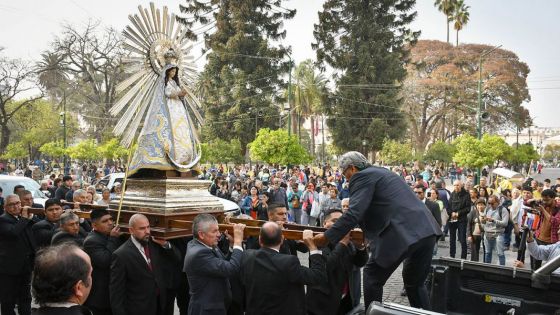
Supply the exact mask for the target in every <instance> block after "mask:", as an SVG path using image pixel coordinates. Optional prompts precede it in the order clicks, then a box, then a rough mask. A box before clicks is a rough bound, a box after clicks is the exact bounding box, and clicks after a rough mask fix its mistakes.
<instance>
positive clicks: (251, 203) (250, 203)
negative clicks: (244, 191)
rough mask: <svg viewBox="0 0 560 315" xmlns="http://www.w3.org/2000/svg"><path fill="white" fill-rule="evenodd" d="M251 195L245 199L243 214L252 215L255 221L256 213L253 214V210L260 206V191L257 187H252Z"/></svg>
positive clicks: (242, 207)
mask: <svg viewBox="0 0 560 315" xmlns="http://www.w3.org/2000/svg"><path fill="white" fill-rule="evenodd" d="M249 192H250V195H249V196H247V197H245V200H244V201H243V205H242V206H241V209H242V210H243V213H245V214H247V215H250V216H251V217H252V218H253V219H254V218H256V217H257V216H256V213H254V216H253V214H251V209H254V208H257V207H258V205H259V202H260V200H259V190H258V188H257V187H256V186H253V187H251V190H249Z"/></svg>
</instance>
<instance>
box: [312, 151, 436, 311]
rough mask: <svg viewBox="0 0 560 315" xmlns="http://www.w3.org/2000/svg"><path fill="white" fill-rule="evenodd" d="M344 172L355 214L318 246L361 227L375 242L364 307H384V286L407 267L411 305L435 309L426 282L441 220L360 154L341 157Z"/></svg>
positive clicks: (349, 213)
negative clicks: (376, 303) (377, 304)
mask: <svg viewBox="0 0 560 315" xmlns="http://www.w3.org/2000/svg"><path fill="white" fill-rule="evenodd" d="M339 168H340V169H341V170H342V171H343V172H342V173H343V175H344V176H345V177H346V178H347V179H348V180H349V181H350V209H349V210H348V211H347V212H346V213H344V215H342V217H340V219H339V220H338V221H337V222H336V223H335V224H334V225H333V226H332V227H331V228H330V229H328V230H327V231H326V232H325V233H324V234H319V235H317V236H316V237H315V241H316V242H317V244H318V245H319V246H320V245H323V244H326V243H331V244H336V243H338V242H339V241H340V240H341V239H342V238H343V237H344V236H345V235H346V234H348V232H349V231H350V230H351V229H353V228H354V227H356V225H358V224H359V225H360V227H361V228H362V230H363V231H364V234H365V237H366V239H368V240H369V241H370V249H371V257H370V259H369V261H368V263H367V264H366V267H365V268H364V302H365V306H366V308H367V307H368V306H369V304H370V303H371V302H373V301H381V298H382V297H383V286H384V285H385V282H386V281H387V279H388V278H389V277H390V276H391V274H392V273H393V271H395V269H397V267H398V266H399V265H400V263H401V262H403V261H404V267H403V282H404V285H405V288H406V292H407V295H408V300H409V302H410V305H411V306H413V307H421V308H424V309H430V301H429V298H428V292H427V290H426V286H425V285H424V282H425V280H426V278H427V276H428V273H429V271H430V263H431V260H432V252H433V249H434V246H435V242H436V237H437V236H439V235H441V234H442V233H441V230H440V228H439V227H438V225H437V222H436V220H435V219H434V217H433V216H432V214H430V213H429V212H428V211H426V206H425V205H423V204H422V202H421V201H420V200H418V198H416V197H415V196H414V193H413V192H412V190H411V189H410V187H408V185H407V184H406V183H405V182H404V181H403V180H402V178H400V177H399V176H398V175H397V174H395V173H393V172H391V171H389V170H387V169H385V168H381V167H374V166H371V164H369V162H368V160H367V159H366V158H365V157H364V156H363V155H362V154H361V153H359V152H355V151H351V152H348V153H345V154H344V155H342V157H341V158H340V161H339Z"/></svg>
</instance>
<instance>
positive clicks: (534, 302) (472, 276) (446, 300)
mask: <svg viewBox="0 0 560 315" xmlns="http://www.w3.org/2000/svg"><path fill="white" fill-rule="evenodd" d="M559 267H560V256H559V257H556V258H555V259H553V260H551V261H549V262H547V263H546V264H544V265H543V266H542V267H541V268H540V269H538V270H536V271H535V272H531V270H527V269H520V268H513V267H503V266H496V265H490V264H484V263H478V262H471V261H466V260H461V259H454V258H439V259H434V260H433V262H432V273H431V275H430V277H429V281H428V290H429V291H430V299H431V303H432V312H428V311H424V310H420V309H415V308H410V307H402V306H398V305H394V304H383V303H377V304H375V305H374V304H372V305H370V307H369V308H368V310H367V311H366V314H372V315H373V314H375V315H380V314H439V313H443V314H472V315H494V314H495V315H501V314H504V315H505V314H508V315H514V314H523V315H526V314H547V315H548V314H553V315H560V276H558V275H553V274H552V275H551V273H552V271H554V270H556V269H557V268H559Z"/></svg>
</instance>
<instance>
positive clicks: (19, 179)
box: [0, 175, 47, 206]
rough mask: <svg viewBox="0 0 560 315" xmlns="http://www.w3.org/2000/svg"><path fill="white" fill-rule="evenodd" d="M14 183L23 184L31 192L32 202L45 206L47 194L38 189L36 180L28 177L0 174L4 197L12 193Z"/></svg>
mask: <svg viewBox="0 0 560 315" xmlns="http://www.w3.org/2000/svg"><path fill="white" fill-rule="evenodd" d="M16 185H23V187H25V189H26V190H29V191H30V192H31V193H32V194H33V202H35V203H38V204H41V205H43V206H45V201H47V196H45V194H43V193H42V192H41V191H40V190H39V189H40V188H41V186H40V185H39V184H38V183H37V182H36V181H34V180H33V179H31V178H29V177H23V176H10V175H0V187H2V195H3V196H4V197H6V196H7V195H11V194H13V193H14V187H15V186H16Z"/></svg>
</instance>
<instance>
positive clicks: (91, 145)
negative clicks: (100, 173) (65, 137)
mask: <svg viewBox="0 0 560 315" xmlns="http://www.w3.org/2000/svg"><path fill="white" fill-rule="evenodd" d="M66 154H68V156H70V157H71V158H73V159H76V160H81V161H95V160H97V159H99V158H100V155H99V152H98V151H97V144H96V143H95V140H93V139H89V140H82V141H80V142H79V143H78V144H76V145H74V146H71V147H69V148H68V149H66Z"/></svg>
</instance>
